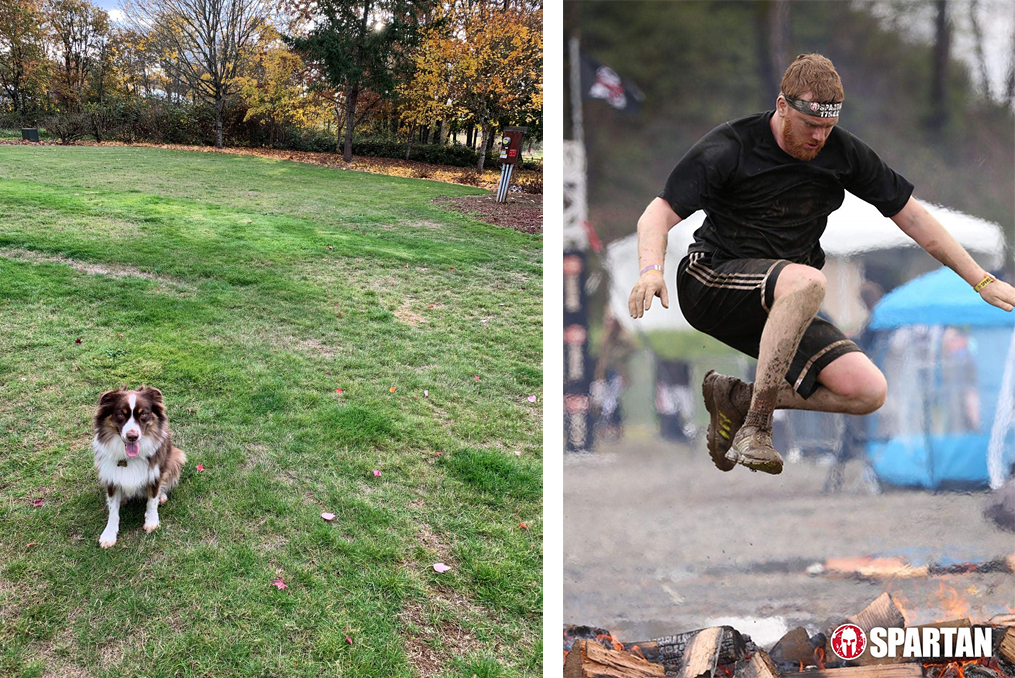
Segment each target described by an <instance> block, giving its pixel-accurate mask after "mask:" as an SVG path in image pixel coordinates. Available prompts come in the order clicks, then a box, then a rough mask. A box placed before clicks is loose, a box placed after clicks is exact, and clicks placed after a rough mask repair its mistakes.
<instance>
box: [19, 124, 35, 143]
mask: <svg viewBox="0 0 1015 678" xmlns="http://www.w3.org/2000/svg"><path fill="white" fill-rule="evenodd" d="M21 139H22V141H38V140H39V130H38V128H36V127H22V128H21Z"/></svg>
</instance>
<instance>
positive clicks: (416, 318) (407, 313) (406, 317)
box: [395, 300, 426, 327]
mask: <svg viewBox="0 0 1015 678" xmlns="http://www.w3.org/2000/svg"><path fill="white" fill-rule="evenodd" d="M411 308H412V302H411V301H408V300H407V301H404V302H402V305H401V306H399V307H398V308H397V309H395V317H396V318H397V319H398V322H400V323H404V324H406V325H410V326H412V327H416V326H418V325H419V324H420V323H425V322H426V320H424V319H423V316H421V315H420V314H418V313H414V312H413V311H411V310H410V309H411Z"/></svg>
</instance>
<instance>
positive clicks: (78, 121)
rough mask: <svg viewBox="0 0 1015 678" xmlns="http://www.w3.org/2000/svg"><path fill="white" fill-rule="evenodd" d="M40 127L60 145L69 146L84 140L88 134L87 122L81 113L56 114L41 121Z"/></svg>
mask: <svg viewBox="0 0 1015 678" xmlns="http://www.w3.org/2000/svg"><path fill="white" fill-rule="evenodd" d="M42 126H43V127H45V128H46V131H48V132H49V133H50V134H52V135H53V136H55V137H57V138H58V139H60V143H61V144H65V145H66V144H70V143H73V142H75V141H78V140H80V139H84V138H85V135H86V134H88V133H89V131H90V130H89V122H88V118H87V116H85V115H84V114H83V113H58V114H56V115H51V116H49V117H48V118H46V119H45V120H43V121H42Z"/></svg>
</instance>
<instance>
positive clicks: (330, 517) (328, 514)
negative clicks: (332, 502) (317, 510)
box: [321, 513, 335, 522]
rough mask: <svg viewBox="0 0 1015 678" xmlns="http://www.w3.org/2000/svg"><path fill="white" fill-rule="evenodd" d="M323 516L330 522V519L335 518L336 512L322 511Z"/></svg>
mask: <svg viewBox="0 0 1015 678" xmlns="http://www.w3.org/2000/svg"><path fill="white" fill-rule="evenodd" d="M321 517H322V518H324V519H325V520H327V521H329V522H330V521H332V520H334V519H335V514H334V513H322V514H321Z"/></svg>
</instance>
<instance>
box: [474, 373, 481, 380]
mask: <svg viewBox="0 0 1015 678" xmlns="http://www.w3.org/2000/svg"><path fill="white" fill-rule="evenodd" d="M473 378H474V379H475V380H476V381H483V380H482V379H480V378H479V375H478V374H477V375H476V376H475V377H473Z"/></svg>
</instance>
